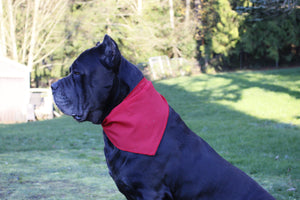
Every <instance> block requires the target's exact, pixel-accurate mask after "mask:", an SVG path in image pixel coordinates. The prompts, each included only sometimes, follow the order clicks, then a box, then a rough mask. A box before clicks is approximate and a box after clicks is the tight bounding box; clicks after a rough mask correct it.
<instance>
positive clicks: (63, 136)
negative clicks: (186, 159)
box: [0, 70, 300, 199]
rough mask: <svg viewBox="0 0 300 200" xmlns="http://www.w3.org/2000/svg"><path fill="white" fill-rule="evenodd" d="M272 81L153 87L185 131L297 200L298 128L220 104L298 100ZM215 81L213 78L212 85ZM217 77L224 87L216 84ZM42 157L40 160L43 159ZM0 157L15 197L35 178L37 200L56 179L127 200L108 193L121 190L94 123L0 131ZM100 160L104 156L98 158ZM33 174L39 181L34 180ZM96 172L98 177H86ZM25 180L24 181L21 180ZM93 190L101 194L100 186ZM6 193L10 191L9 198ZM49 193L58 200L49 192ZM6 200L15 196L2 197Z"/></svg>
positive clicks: (207, 80) (198, 80) (62, 121)
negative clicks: (253, 97) (246, 95)
mask: <svg viewBox="0 0 300 200" xmlns="http://www.w3.org/2000/svg"><path fill="white" fill-rule="evenodd" d="M299 71H300V70H298V71H296V73H292V74H291V73H289V74H286V75H284V77H285V78H286V79H287V80H290V79H295V80H296V78H297V77H298V74H299ZM297 73H298V74H297ZM275 75H277V74H276V73H275ZM268 76H270V77H272V76H274V73H271V72H270V73H267V74H266V75H265V78H266V79H264V78H263V77H262V78H258V79H253V77H252V76H251V74H249V75H248V74H243V75H240V74H239V73H234V74H217V75H205V76H195V77H189V78H182V79H180V80H181V82H180V80H179V82H180V83H178V80H176V81H175V82H174V83H175V84H172V81H169V82H168V81H159V82H156V83H155V87H156V89H158V90H159V91H160V92H161V93H162V94H163V95H164V96H165V97H166V99H167V100H168V102H169V104H170V105H171V106H172V107H173V108H174V109H175V110H176V111H177V112H178V113H179V114H180V115H181V117H182V118H183V119H184V121H185V122H186V123H187V125H188V126H189V127H190V128H191V129H192V130H193V131H194V132H196V133H197V134H198V135H200V136H201V137H202V138H203V139H205V140H206V141H207V142H208V143H209V144H210V145H211V146H212V147H213V148H214V149H215V150H216V151H217V152H218V153H219V154H221V155H222V156H223V157H224V158H225V159H227V160H228V161H229V162H231V163H233V164H234V165H235V166H237V167H239V168H240V169H242V170H243V171H245V172H246V173H248V174H249V175H250V176H252V177H254V178H255V179H256V180H257V181H258V182H259V183H260V184H262V185H263V186H264V187H265V188H266V189H267V190H269V191H270V192H271V193H272V194H273V195H274V196H275V197H276V198H277V199H289V198H294V199H298V198H299V192H298V190H296V191H288V189H290V188H299V187H300V185H299V178H300V177H299V174H300V173H299V168H300V166H299V162H298V161H299V160H298V159H299V157H300V155H299V145H300V144H299V141H300V140H299V139H300V138H299V130H300V128H299V126H294V125H291V124H285V123H278V122H277V121H274V120H263V119H259V118H256V117H253V116H250V115H248V114H246V113H243V112H240V111H237V110H234V109H233V108H231V107H230V106H225V105H222V104H219V103H217V101H221V100H226V101H230V102H238V101H239V100H241V99H242V91H243V90H245V89H250V88H253V87H258V88H261V89H263V90H266V91H271V92H278V93H286V94H288V95H290V96H292V97H294V98H296V99H299V97H300V92H299V90H297V88H296V89H295V90H294V89H290V88H289V87H284V86H281V85H278V84H272V83H270V81H269V78H268ZM211 79H214V80H213V81H212V82H211ZM218 79H220V80H221V82H218ZM224 80H225V83H226V84H224ZM281 81H284V80H281ZM170 83H171V84H170ZM212 84H213V85H212ZM297 84H299V82H298V83H297ZM199 87H201V90H199ZM297 87H299V85H298V86H297ZM295 117H296V118H299V116H295ZM41 155H42V157H43V159H39V158H40V156H41ZM0 156H1V158H2V161H1V159H0V168H1V170H2V172H1V171H0V179H1V176H4V175H5V173H6V175H5V176H7V178H6V179H2V180H3V181H4V182H1V181H0V186H1V185H7V183H8V184H15V183H14V182H13V181H15V182H16V184H17V183H18V186H9V187H10V188H12V189H14V188H13V187H16V188H17V187H21V189H18V191H22V187H25V184H27V182H26V180H27V179H33V181H31V182H30V184H29V182H28V189H30V190H32V188H33V186H36V187H37V189H36V192H35V193H34V194H33V195H38V194H39V193H40V192H41V191H43V190H45V191H46V190H48V189H49V188H45V189H43V188H42V189H41V188H40V187H38V184H40V183H41V184H42V183H43V184H44V186H47V187H48V186H49V187H50V186H51V185H53V187H54V185H57V184H55V181H58V182H59V181H60V182H62V183H64V182H66V183H70V184H67V186H66V188H65V190H66V191H67V193H70V194H72V192H73V193H74V195H76V193H82V195H83V196H82V198H87V195H95V196H97V197H99V199H101V195H103V194H106V195H107V197H103V198H102V199H110V198H111V199H122V198H120V196H118V197H117V198H113V197H110V194H109V193H112V194H113V195H117V194H116V193H117V192H116V189H113V190H112V191H111V192H108V190H109V189H108V188H112V185H113V183H112V181H111V180H110V179H109V177H108V173H107V168H106V167H105V161H104V155H103V139H102V129H101V127H100V126H96V125H92V124H91V123H89V122H86V123H77V122H76V121H75V120H73V119H72V118H71V117H66V116H64V117H62V118H59V119H54V120H50V121H44V122H34V123H28V124H17V125H0ZM97 156H100V159H99V158H98V157H97ZM4 158H5V159H6V160H8V161H5V160H4ZM5 162H7V163H8V164H6V163H5ZM10 162H12V163H10ZM13 162H15V163H13ZM99 162H100V163H101V165H99V164H98V163H99ZM49 165H50V166H51V167H49ZM22 167H23V168H24V169H25V168H26V170H29V169H30V170H31V173H28V177H26V176H25V175H26V173H25V172H24V173H23V172H22V170H23V168H22ZM35 170H36V171H37V175H38V176H41V177H33V176H34V173H33V172H34V171H35ZM14 171H15V172H14ZM91 172H92V176H94V177H91V176H90V175H88V174H90V173H91ZM14 174H17V175H14ZM22 174H23V175H22ZM24 174H25V175H24ZM103 174H104V175H103ZM21 175H22V176H25V177H24V178H22V176H21ZM50 175H51V176H50ZM99 175H100V176H99ZM43 176H45V177H43ZM20 177H21V179H20ZM60 177H62V178H60ZM39 178H40V179H39ZM22 179H23V180H22ZM98 179H99V181H101V179H103V180H105V181H106V182H109V181H111V182H109V184H108V185H107V186H106V187H104V188H101V187H103V185H104V183H99V182H98ZM6 180H7V181H6ZM11 180H13V181H11ZM20 180H21V181H20ZM108 180H109V181H108ZM5 181H6V182H5ZM10 181H11V183H10ZM49 181H50V182H49ZM51 181H52V182H53V183H54V184H52V182H51ZM70 181H71V182H70ZM73 181H75V182H76V183H74V182H73ZM50 183H51V184H50ZM77 183H78V184H81V183H84V185H83V186H82V188H85V189H84V190H87V191H88V193H89V194H87V193H84V192H82V191H81V189H80V188H78V187H77ZM97 184H98V185H97ZM58 185H59V184H58ZM95 185H97V187H99V188H95ZM42 186H43V185H42ZM42 186H41V187H42ZM0 188H1V187H0ZM8 189H9V188H8ZM8 189H7V191H6V192H9V191H8ZM54 190H55V191H60V190H59V188H55V189H54ZM48 191H49V190H48ZM5 195H6V194H5ZM48 195H49V196H50V197H51V198H52V197H53V195H52V194H48ZM51 195H52V196H51ZM54 195H55V194H54ZM58 195H59V196H56V197H57V198H58V197H63V195H65V192H59V193H58ZM7 196H10V194H7V195H6V196H2V197H7ZM20 196H21V195H20ZM31 196H32V195H31ZM95 196H94V197H95ZM0 197H1V189H0ZM71 197H72V196H71ZM16 199H18V198H16ZM19 199H20V198H19Z"/></svg>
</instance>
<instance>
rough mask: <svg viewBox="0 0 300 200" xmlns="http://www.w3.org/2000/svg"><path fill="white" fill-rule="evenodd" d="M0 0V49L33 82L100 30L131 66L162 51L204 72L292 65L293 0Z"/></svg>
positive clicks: (98, 36)
mask: <svg viewBox="0 0 300 200" xmlns="http://www.w3.org/2000/svg"><path fill="white" fill-rule="evenodd" d="M43 2H44V3H43ZM0 3H1V4H0V8H1V9H0V20H1V21H0V22H1V24H0V25H1V26H0V34H1V37H0V47H1V48H0V50H1V51H0V54H1V55H5V56H7V57H10V58H12V59H14V60H17V61H19V62H21V63H24V64H27V65H29V67H32V68H33V72H32V81H33V82H34V83H35V84H34V85H35V86H43V85H47V84H49V82H50V80H53V79H55V78H59V77H61V76H64V75H65V74H66V73H67V72H68V67H69V66H70V64H71V63H72V61H73V60H74V59H75V58H76V57H77V56H78V55H79V54H80V53H81V52H82V51H84V50H85V49H87V48H90V47H92V46H94V45H95V44H96V43H97V42H98V41H100V42H101V40H102V38H103V36H104V34H106V33H108V34H110V35H111V36H112V37H113V38H114V39H115V40H116V42H117V43H118V44H119V46H120V49H121V51H122V53H123V55H124V57H126V58H127V59H128V60H130V61H131V62H133V63H135V64H139V63H147V62H148V59H149V57H152V56H160V55H167V56H168V57H170V58H173V57H175V58H176V57H183V58H185V59H187V60H190V61H194V62H195V61H197V62H195V63H197V66H199V67H200V68H201V70H202V71H203V72H209V71H210V70H214V71H223V70H235V69H247V68H261V67H280V66H285V65H294V64H298V63H299V62H300V40H299V38H300V23H299V22H300V6H299V1H297V0H289V1H287V0H264V1H262V0H147V1H145V0H112V1H107V0H106V1H105V0H102V1H96V0H69V1H62V0H53V1H49V2H48V0H47V1H40V0H15V1H12V0H7V1H2V0H0ZM57 5H59V6H57ZM55 6H56V7H55ZM36 16H39V17H36ZM49 16H51V17H49ZM34 21H36V23H34ZM32 38H33V39H32ZM32 41H33V43H32ZM22 55H23V56H22Z"/></svg>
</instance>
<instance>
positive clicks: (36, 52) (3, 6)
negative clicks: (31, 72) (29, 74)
mask: <svg viewBox="0 0 300 200" xmlns="http://www.w3.org/2000/svg"><path fill="white" fill-rule="evenodd" d="M66 5H67V4H66V1H65V0H43V1H40V0H14V1H12V0H7V1H4V2H3V1H2V0H0V19H1V24H0V33H1V43H0V46H1V48H0V49H1V54H2V55H6V56H8V57H10V58H12V59H13V60H16V61H18V62H20V63H23V64H26V65H27V66H28V67H29V68H30V69H32V68H33V67H34V66H35V67H37V65H38V64H40V63H42V61H43V60H44V59H45V58H46V57H47V56H49V55H51V54H52V53H53V52H54V50H55V49H56V48H58V47H59V46H60V45H61V44H62V41H61V38H56V37H57V32H56V31H57V29H56V27H57V24H58V23H59V22H60V20H61V18H62V16H63V15H64V12H65V9H66ZM35 69H37V68H35Z"/></svg>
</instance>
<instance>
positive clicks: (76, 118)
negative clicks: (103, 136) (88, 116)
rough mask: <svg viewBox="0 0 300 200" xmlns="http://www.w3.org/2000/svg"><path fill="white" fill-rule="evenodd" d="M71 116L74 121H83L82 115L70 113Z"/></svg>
mask: <svg viewBox="0 0 300 200" xmlns="http://www.w3.org/2000/svg"><path fill="white" fill-rule="evenodd" d="M72 117H73V118H74V119H75V120H76V121H79V122H83V121H85V119H84V117H83V115H78V114H72Z"/></svg>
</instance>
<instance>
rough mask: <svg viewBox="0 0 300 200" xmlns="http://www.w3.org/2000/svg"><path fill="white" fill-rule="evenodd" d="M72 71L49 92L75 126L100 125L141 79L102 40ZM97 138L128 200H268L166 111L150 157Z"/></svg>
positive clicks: (269, 198) (111, 45)
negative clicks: (163, 127) (162, 130)
mask: <svg viewBox="0 0 300 200" xmlns="http://www.w3.org/2000/svg"><path fill="white" fill-rule="evenodd" d="M72 68H74V70H75V69H76V71H75V72H74V70H71V74H70V75H69V76H67V77H65V78H63V79H61V80H59V81H58V82H56V83H54V84H53V85H52V90H53V95H54V99H55V102H56V104H57V106H58V107H59V108H60V109H61V110H62V111H63V112H64V113H65V114H67V115H71V116H73V117H74V118H75V119H76V120H77V121H80V122H81V121H91V122H93V123H94V124H101V123H102V121H103V119H104V118H105V117H106V116H107V115H108V114H109V113H110V111H111V110H112V109H113V108H114V107H115V106H117V105H118V104H119V103H121V102H122V100H123V99H124V98H125V97H126V96H127V95H128V94H129V93H130V92H131V91H132V90H133V89H134V88H135V86H136V85H137V84H138V83H139V82H140V81H141V80H142V79H143V74H142V73H141V72H140V71H139V70H138V69H137V67H135V66H134V65H133V64H131V63H130V62H128V61H127V60H126V59H125V58H124V57H122V56H121V53H120V51H119V49H118V47H117V44H116V43H115V42H114V41H113V40H112V39H111V38H110V37H109V36H107V35H106V36H105V38H104V41H103V42H102V43H101V44H100V45H97V46H96V47H94V48H91V49H88V50H86V51H85V52H83V53H82V54H81V55H80V56H79V57H78V58H77V59H76V60H75V62H74V63H73V65H72ZM75 73H76V74H75ZM103 135H104V142H105V148H104V151H105V157H106V161H107V165H108V168H109V173H110V175H111V177H112V178H113V180H114V181H115V183H116V185H117V187H118V189H119V190H120V191H121V192H122V193H123V194H124V195H125V196H126V198H127V199H129V200H274V198H273V197H272V196H271V195H270V194H268V192H266V191H265V190H264V189H263V188H262V187H261V186H259V185H258V184H257V183H256V182H255V181H254V180H253V179H251V178H250V177H249V176H248V175H246V174H245V173H244V172H242V171H241V170H239V169H238V168H236V167H234V166H233V165H231V164H230V163H229V162H227V161H226V160H224V159H223V158H222V157H221V156H219V155H218V154H217V153H216V152H215V151H214V150H213V149H212V148H211V147H210V146H209V145H208V144H207V143H206V142H205V141H204V140H203V139H201V138H200V137H199V136H197V135H196V134H195V133H194V132H193V131H191V130H190V129H189V128H188V127H187V126H186V125H185V123H184V122H183V121H182V119H181V118H180V116H179V115H178V114H177V113H176V112H175V111H174V110H173V109H172V108H171V107H170V110H169V118H168V123H167V127H166V130H165V133H164V136H163V138H162V141H161V143H160V145H159V148H158V150H157V153H156V155H155V156H147V155H141V154H134V153H130V152H126V151H121V150H119V149H118V148H116V147H115V146H114V145H113V144H112V143H111V142H110V141H109V139H108V138H107V136H106V134H105V133H103Z"/></svg>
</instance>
